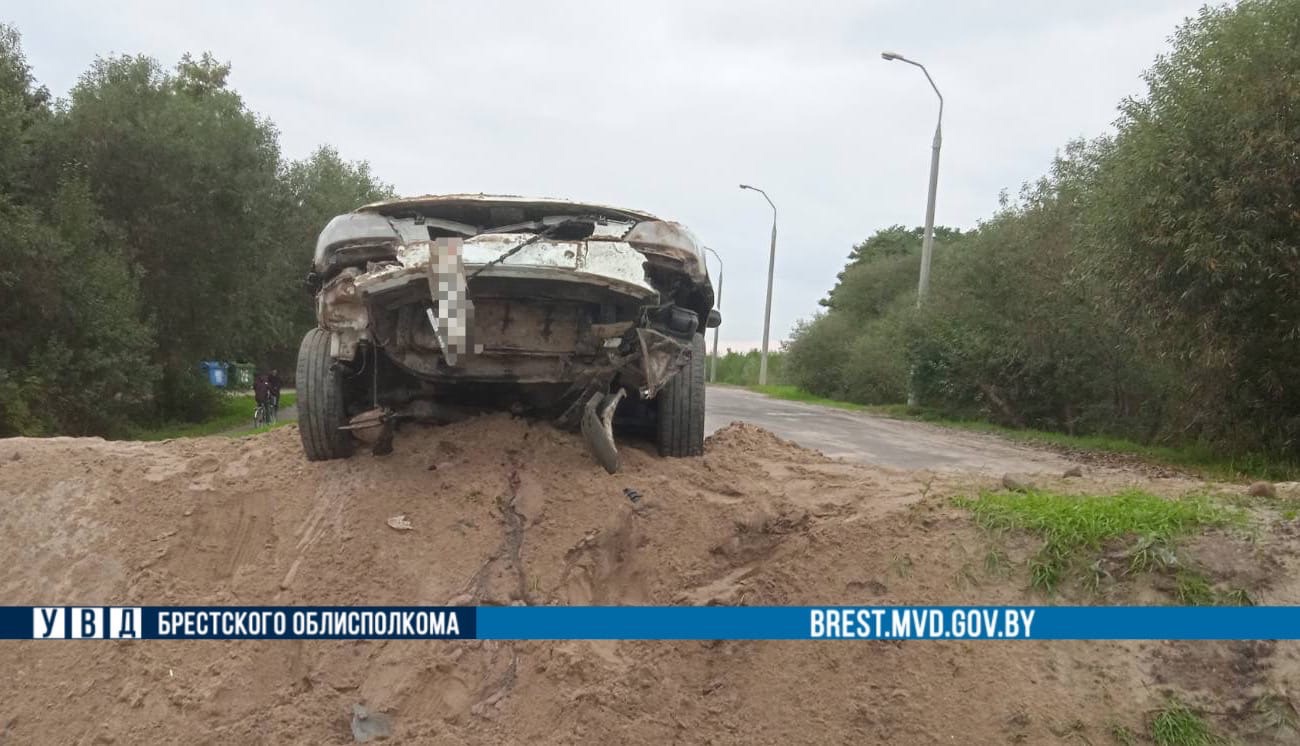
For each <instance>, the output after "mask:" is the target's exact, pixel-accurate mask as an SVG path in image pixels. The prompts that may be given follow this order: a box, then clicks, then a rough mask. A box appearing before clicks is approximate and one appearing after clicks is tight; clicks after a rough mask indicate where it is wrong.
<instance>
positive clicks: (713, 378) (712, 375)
mask: <svg viewBox="0 0 1300 746" xmlns="http://www.w3.org/2000/svg"><path fill="white" fill-rule="evenodd" d="M704 250H705V251H707V252H709V253H710V254H712V255H713V258H714V259H715V260H717V262H718V301H717V303H715V304H714V306H715V307H716V308H717V309H718V311H722V273H723V271H724V270H725V269H726V267H724V266H723V264H722V257H720V256H718V252H716V251H714V250H713V249H710V248H709V247H708V246H705V247H704ZM717 382H718V327H716V326H715V327H713V368H712V369H711V370H710V371H709V383H717Z"/></svg>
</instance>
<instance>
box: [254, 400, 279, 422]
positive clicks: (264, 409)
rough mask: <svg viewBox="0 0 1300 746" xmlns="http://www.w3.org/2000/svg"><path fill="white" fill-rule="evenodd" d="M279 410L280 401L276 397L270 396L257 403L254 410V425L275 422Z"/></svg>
mask: <svg viewBox="0 0 1300 746" xmlns="http://www.w3.org/2000/svg"><path fill="white" fill-rule="evenodd" d="M279 410H280V405H279V402H277V401H276V400H275V398H274V397H268V398H267V400H266V401H264V402H262V403H260V404H258V405H257V409H254V410H253V427H255V428H258V427H265V426H267V425H273V424H275V419H276V415H277V414H279Z"/></svg>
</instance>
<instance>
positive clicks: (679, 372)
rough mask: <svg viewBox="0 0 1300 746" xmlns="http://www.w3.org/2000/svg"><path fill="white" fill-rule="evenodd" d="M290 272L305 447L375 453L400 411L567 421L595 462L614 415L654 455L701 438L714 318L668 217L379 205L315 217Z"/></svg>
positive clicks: (698, 267)
mask: <svg viewBox="0 0 1300 746" xmlns="http://www.w3.org/2000/svg"><path fill="white" fill-rule="evenodd" d="M307 282H308V286H309V288H310V289H311V291H312V293H313V294H314V296H315V299H316V318H317V322H318V326H317V328H315V329H312V330H311V331H309V332H307V335H306V336H305V337H304V338H303V341H302V346H301V348H300V349H299V353H298V369H297V387H298V409H299V431H300V433H301V436H302V444H303V450H304V451H305V452H306V455H307V458H308V459H311V460H313V461H320V460H325V459H334V458H342V457H345V456H348V455H350V454H351V453H352V452H353V450H354V449H355V448H356V447H357V445H358V444H359V443H365V444H369V445H370V446H371V447H372V448H374V449H375V452H377V453H383V452H386V451H387V450H389V449H391V443H392V438H393V432H394V429H395V427H396V426H397V425H398V424H400V423H401V422H403V421H411V420H415V421H426V422H435V423H437V422H450V421H454V420H456V419H459V418H463V417H466V416H470V415H473V414H476V413H480V412H484V411H492V410H508V411H511V412H514V413H516V414H519V415H522V416H529V417H536V418H545V419H550V420H552V421H554V422H555V423H556V424H557V425H559V426H560V427H565V428H580V429H581V430H582V432H583V434H584V436H585V437H586V440H587V443H588V445H589V447H590V449H591V451H592V454H593V456H595V458H596V459H597V461H599V462H600V463H601V464H602V465H603V466H604V467H605V468H606V469H607V470H609V471H611V472H613V471H616V470H617V469H618V452H617V450H616V448H615V446H614V430H615V427H617V428H618V429H619V430H620V432H624V431H626V432H631V431H641V432H643V433H645V434H647V435H652V437H653V438H654V440H655V442H656V445H657V446H658V450H659V452H660V453H661V454H662V455H664V456H692V455H698V454H699V453H701V451H702V449H703V443H704V364H705V359H704V358H705V355H704V337H703V334H702V332H703V330H704V329H705V328H706V327H712V326H716V325H717V324H719V323H720V322H721V319H720V317H719V315H718V313H717V311H715V310H714V309H713V303H714V294H713V287H712V284H711V283H710V281H709V277H708V272H707V268H706V266H705V262H704V259H703V255H702V249H701V246H700V245H699V244H698V243H697V242H696V239H695V238H694V236H692V235H691V233H690V232H689V231H688V230H687V229H686V228H684V227H683V226H681V225H679V224H677V223H673V222H669V221H665V220H661V219H659V218H656V217H654V216H653V215H649V214H646V213H643V212H638V211H635V210H626V209H620V208H612V207H602V206H598V205H589V204H580V203H575V202H568V201H564V200H553V199H526V198H521V197H505V196H488V195H445V196H425V197H415V198H409V199H398V200H391V201H386V202H379V203H375V204H371V205H366V206H364V207H361V208H359V209H357V210H355V211H353V212H350V213H346V214H344V215H339V216H338V217H336V218H334V219H333V220H331V221H330V222H329V224H328V225H326V226H325V229H324V230H323V231H322V232H321V234H320V238H319V240H318V241H317V244H316V253H315V256H314V259H313V262H312V270H311V273H310V274H309V275H308V278H307Z"/></svg>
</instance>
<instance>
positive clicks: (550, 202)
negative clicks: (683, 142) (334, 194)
mask: <svg viewBox="0 0 1300 746" xmlns="http://www.w3.org/2000/svg"><path fill="white" fill-rule="evenodd" d="M356 212H373V213H378V214H380V215H386V216H389V217H397V216H402V215H422V216H424V217H431V218H441V219H443V220H454V221H456V222H458V223H466V224H469V225H477V226H480V227H483V228H490V227H494V226H499V225H509V224H511V223H518V222H522V221H525V220H534V219H539V218H543V217H549V216H554V215H597V216H600V217H604V218H609V219H611V220H631V221H646V220H660V218H658V217H655V216H654V215H651V214H650V213H647V212H641V211H640V210H629V209H626V208H622V207H610V206H608V205H595V204H590V203H586V202H574V201H572V200H567V199H554V198H545V197H541V198H539V197H520V196H516V195H509V194H426V195H424V196H421V197H402V198H400V199H390V200H384V201H382V202H373V203H371V204H368V205H363V206H362V207H358V208H357V209H356Z"/></svg>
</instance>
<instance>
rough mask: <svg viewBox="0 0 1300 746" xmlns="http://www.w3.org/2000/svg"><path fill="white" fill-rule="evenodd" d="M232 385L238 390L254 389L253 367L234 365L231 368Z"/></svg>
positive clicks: (247, 364)
mask: <svg viewBox="0 0 1300 746" xmlns="http://www.w3.org/2000/svg"><path fill="white" fill-rule="evenodd" d="M230 385H232V386H234V387H235V388H238V389H251V388H253V365H252V364H251V363H234V364H232V365H231V366H230Z"/></svg>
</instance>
